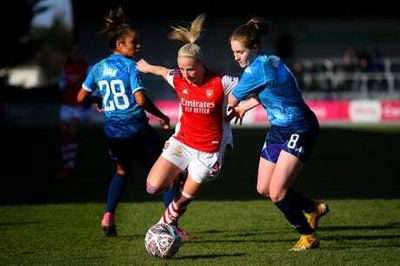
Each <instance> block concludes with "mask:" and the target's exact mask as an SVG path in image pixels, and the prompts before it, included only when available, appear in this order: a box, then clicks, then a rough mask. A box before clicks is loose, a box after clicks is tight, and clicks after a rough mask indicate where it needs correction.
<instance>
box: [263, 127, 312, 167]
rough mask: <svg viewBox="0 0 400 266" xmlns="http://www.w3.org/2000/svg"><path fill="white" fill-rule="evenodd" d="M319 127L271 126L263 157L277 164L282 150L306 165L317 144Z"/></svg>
mask: <svg viewBox="0 0 400 266" xmlns="http://www.w3.org/2000/svg"><path fill="white" fill-rule="evenodd" d="M318 135H319V126H318V125H317V124H316V125H315V126H311V127H308V128H306V129H304V128H298V127H292V128H287V127H277V126H271V128H270V130H269V131H268V133H267V136H266V138H265V143H264V147H263V148H262V151H261V155H260V156H261V157H262V158H264V159H266V160H267V161H270V162H273V163H276V162H277V161H278V157H279V154H280V152H281V151H282V150H284V151H286V152H288V153H290V154H293V155H294V156H296V157H297V158H299V159H300V161H301V162H303V163H306V162H307V160H308V159H309V158H310V155H311V153H312V150H313V149H314V146H315V144H316V142H317V139H318Z"/></svg>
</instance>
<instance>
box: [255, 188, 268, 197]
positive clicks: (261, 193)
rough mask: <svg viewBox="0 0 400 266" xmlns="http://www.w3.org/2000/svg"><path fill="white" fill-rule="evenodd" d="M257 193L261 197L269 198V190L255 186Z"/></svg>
mask: <svg viewBox="0 0 400 266" xmlns="http://www.w3.org/2000/svg"><path fill="white" fill-rule="evenodd" d="M257 192H258V194H260V195H261V196H265V197H268V196H269V190H268V188H265V187H264V186H260V185H257Z"/></svg>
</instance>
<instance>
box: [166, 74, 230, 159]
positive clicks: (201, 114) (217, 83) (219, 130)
mask: <svg viewBox="0 0 400 266" xmlns="http://www.w3.org/2000/svg"><path fill="white" fill-rule="evenodd" d="M167 79H168V82H169V83H170V85H171V86H172V87H173V88H174V89H175V91H176V93H177V96H178V100H179V121H178V124H177V125H176V129H175V137H176V138H177V139H178V140H179V141H181V142H182V143H184V144H186V145H187V146H189V147H191V148H193V149H197V150H200V151H204V152H217V151H218V150H219V147H220V144H221V140H222V136H223V133H224V130H223V117H224V111H225V108H224V99H225V94H226V91H227V88H225V87H226V86H225V84H224V82H222V77H221V76H220V75H217V74H213V73H210V72H207V73H206V75H205V77H204V80H203V83H202V84H201V86H192V85H191V84H189V83H188V82H187V81H186V80H185V78H184V77H183V76H182V74H181V72H180V71H179V70H173V71H170V73H169V74H168V77H167ZM225 83H226V82H225ZM229 87H231V86H229Z"/></svg>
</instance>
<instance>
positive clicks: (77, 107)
mask: <svg viewBox="0 0 400 266" xmlns="http://www.w3.org/2000/svg"><path fill="white" fill-rule="evenodd" d="M88 71H89V64H88V63H87V62H86V60H84V59H83V57H82V53H81V49H80V47H79V45H78V44H74V45H73V46H72V48H71V50H70V52H69V55H68V58H67V60H66V62H65V65H64V67H63V70H62V73H61V75H60V80H59V87H60V89H61V90H62V104H61V106H60V142H61V147H60V152H61V168H60V172H59V173H58V174H57V176H56V178H57V179H66V178H69V177H72V176H74V174H75V166H76V159H77V154H78V148H79V142H78V130H79V126H80V123H81V122H82V120H84V119H85V118H86V114H87V112H86V111H87V110H88V108H87V107H86V106H84V105H82V104H80V103H78V101H77V99H76V96H77V95H78V92H79V90H80V89H81V85H82V82H83V80H84V79H85V77H86V75H87V74H88ZM88 107H90V106H88Z"/></svg>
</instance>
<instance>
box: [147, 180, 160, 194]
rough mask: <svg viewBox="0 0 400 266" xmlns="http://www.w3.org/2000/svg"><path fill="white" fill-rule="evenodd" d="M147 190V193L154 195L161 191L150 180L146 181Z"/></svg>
mask: <svg viewBox="0 0 400 266" xmlns="http://www.w3.org/2000/svg"><path fill="white" fill-rule="evenodd" d="M146 191H147V193H149V194H151V195H154V194H157V193H159V192H160V189H159V188H158V187H156V186H153V185H152V184H150V183H149V182H146Z"/></svg>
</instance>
